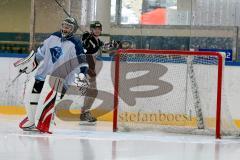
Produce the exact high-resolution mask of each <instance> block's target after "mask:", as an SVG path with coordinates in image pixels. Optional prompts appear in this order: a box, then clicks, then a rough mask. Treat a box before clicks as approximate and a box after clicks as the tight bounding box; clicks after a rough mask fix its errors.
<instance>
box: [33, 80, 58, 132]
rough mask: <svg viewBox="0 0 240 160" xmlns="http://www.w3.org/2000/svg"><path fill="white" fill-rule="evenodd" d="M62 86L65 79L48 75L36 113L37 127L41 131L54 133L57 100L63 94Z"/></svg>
mask: <svg viewBox="0 0 240 160" xmlns="http://www.w3.org/2000/svg"><path fill="white" fill-rule="evenodd" d="M62 87H63V79H61V78H58V77H53V76H47V77H46V79H45V83H44V86H43V89H42V92H41V94H40V98H39V101H38V106H37V111H36V115H35V125H36V128H37V129H38V130H39V131H41V132H46V133H50V134H51V133H52V127H53V126H54V112H55V102H56V99H57V98H59V96H60V94H61V90H62Z"/></svg>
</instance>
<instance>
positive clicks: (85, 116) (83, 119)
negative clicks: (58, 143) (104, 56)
mask: <svg viewBox="0 0 240 160" xmlns="http://www.w3.org/2000/svg"><path fill="white" fill-rule="evenodd" d="M101 32H102V24H101V23H100V22H99V21H93V22H91V24H90V32H84V33H83V35H82V42H83V47H84V49H85V51H86V58H87V62H88V65H89V70H88V73H87V75H88V78H89V82H90V86H89V89H88V90H87V94H86V96H85V99H84V106H83V107H82V108H81V114H80V124H95V122H96V121H97V119H96V118H95V117H94V116H93V115H92V114H91V112H90V109H91V107H92V104H93V102H94V99H95V98H96V96H97V94H98V91H97V84H96V71H95V65H96V64H95V62H96V56H97V54H98V53H99V50H100V49H101V47H102V46H103V42H102V41H101V40H100V39H99V36H100V35H101Z"/></svg>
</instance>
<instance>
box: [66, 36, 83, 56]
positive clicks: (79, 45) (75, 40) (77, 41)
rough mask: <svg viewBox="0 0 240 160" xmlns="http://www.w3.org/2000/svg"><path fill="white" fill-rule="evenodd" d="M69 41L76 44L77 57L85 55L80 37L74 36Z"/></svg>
mask: <svg viewBox="0 0 240 160" xmlns="http://www.w3.org/2000/svg"><path fill="white" fill-rule="evenodd" d="M68 40H69V41H70V42H72V43H73V44H74V46H75V49H76V53H77V55H79V54H82V53H84V51H83V47H82V43H81V39H80V38H79V37H77V36H72V37H71V38H69V39H68Z"/></svg>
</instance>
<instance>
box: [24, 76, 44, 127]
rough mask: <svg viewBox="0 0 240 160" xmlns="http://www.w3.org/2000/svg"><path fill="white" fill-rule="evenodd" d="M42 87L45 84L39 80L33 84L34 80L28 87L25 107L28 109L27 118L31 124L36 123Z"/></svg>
mask: <svg viewBox="0 0 240 160" xmlns="http://www.w3.org/2000/svg"><path fill="white" fill-rule="evenodd" d="M42 87H43V82H42V81H38V80H35V81H34V83H33V80H31V81H30V82H29V83H28V85H27V88H26V96H25V99H24V105H25V108H26V112H27V118H28V121H29V123H34V122H35V114H36V109H37V104H38V100H39V96H40V92H41V90H42ZM21 126H22V125H21ZM20 128H22V127H20Z"/></svg>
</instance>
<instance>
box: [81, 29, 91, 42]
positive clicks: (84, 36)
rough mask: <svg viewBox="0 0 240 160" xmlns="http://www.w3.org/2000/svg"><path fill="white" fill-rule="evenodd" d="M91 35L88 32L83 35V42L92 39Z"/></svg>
mask: <svg viewBox="0 0 240 160" xmlns="http://www.w3.org/2000/svg"><path fill="white" fill-rule="evenodd" d="M90 35H91V34H90V33H89V32H88V31H85V32H84V33H83V34H82V41H85V40H86V39H88V38H89V37H90Z"/></svg>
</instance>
